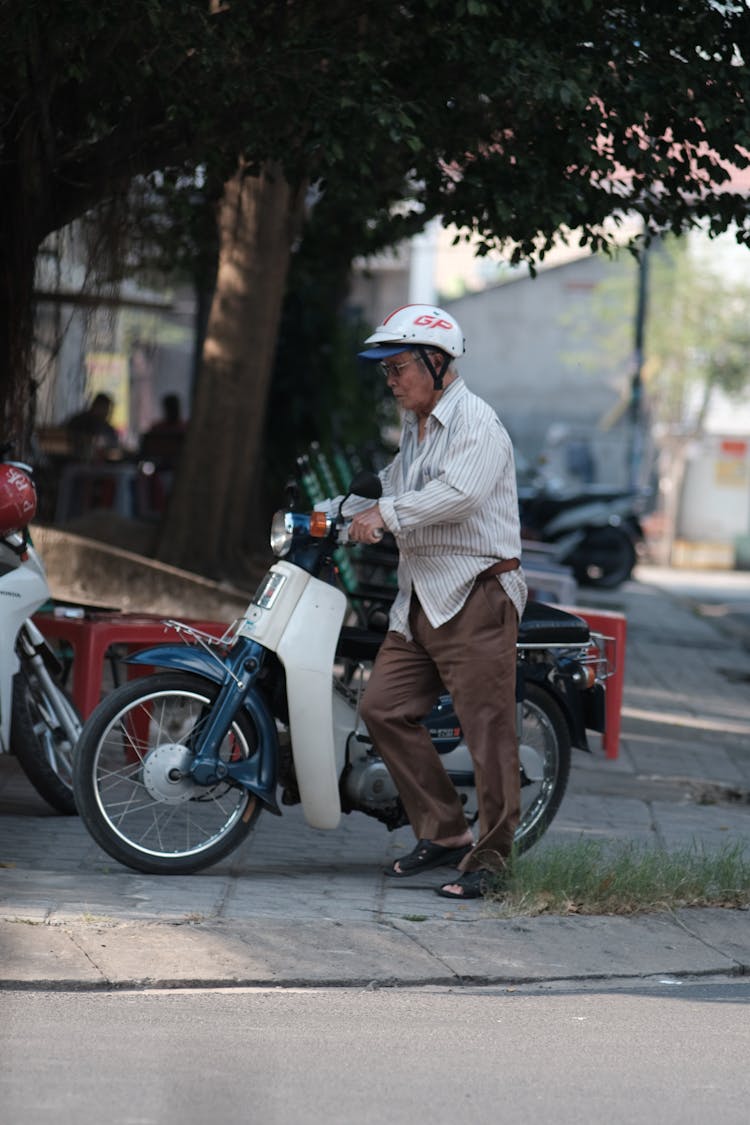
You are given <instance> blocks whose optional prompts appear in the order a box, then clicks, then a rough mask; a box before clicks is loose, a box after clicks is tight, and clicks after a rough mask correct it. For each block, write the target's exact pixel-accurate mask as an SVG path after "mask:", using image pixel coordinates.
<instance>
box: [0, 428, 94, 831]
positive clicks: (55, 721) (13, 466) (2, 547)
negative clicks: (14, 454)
mask: <svg viewBox="0 0 750 1125" xmlns="http://www.w3.org/2000/svg"><path fill="white" fill-rule="evenodd" d="M8 451H9V446H7V445H6V446H3V447H2V448H0V753H11V754H15V756H16V757H17V758H18V761H19V764H20V765H21V768H22V769H23V771H24V773H25V774H26V776H27V777H28V779H29V781H31V783H32V784H33V785H34V787H35V789H36V790H37V792H38V793H39V794H40V795H41V796H42V797H44V799H45V801H47V802H48V804H50V805H51V806H52V807H53V808H54V809H56V810H57V811H58V812H61V813H68V814H72V813H75V812H76V806H75V801H74V799H73V749H74V747H75V745H76V741H77V739H78V735H79V733H80V730H81V720H80V717H79V715H78V713H77V711H76V709H75V707H74V706H73V703H72V702H71V700H70V699H69V698H68V696H67V695H66V693H65V692H64V691H63V689H62V688H61V687H60V685H59V683H58V682H57V681H58V678H59V676H60V674H61V672H62V668H61V666H60V663H59V661H58V659H57V657H56V656H55V655H54V653H53V652H52V650H51V649H50V647H49V645H48V644H47V642H46V641H45V639H44V637H43V636H42V634H41V633H40V632H39V630H38V629H37V627H36V625H35V624H34V622H33V621H32V620H31V615H32V614H33V613H35V612H36V610H38V609H39V608H40V606H42V605H44V603H45V602H47V601H49V597H50V591H49V586H48V585H47V578H46V575H45V572H44V566H43V565H42V562H41V559H40V558H39V556H38V555H37V553H36V551H35V550H34V548H33V546H32V545H31V543H30V542H29V538H28V524H29V523H30V522H31V520H32V519H33V518H34V515H35V513H36V491H35V489H34V485H33V483H32V481H31V476H30V474H31V469H30V468H29V466H28V465H22V464H20V463H18V462H14V461H6V460H5V459H4V458H5V456H6V454H7V453H8Z"/></svg>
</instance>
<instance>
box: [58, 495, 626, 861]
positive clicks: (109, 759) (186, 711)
mask: <svg viewBox="0 0 750 1125" xmlns="http://www.w3.org/2000/svg"><path fill="white" fill-rule="evenodd" d="M379 490H380V482H379V480H378V478H377V477H373V476H372V475H371V474H361V475H360V477H358V478H357V479H356V480H355V481H353V482H352V485H351V492H353V493H357V494H358V495H360V496H369V497H370V498H376V497H377V496H378V495H379V494H380V492H379ZM343 522H344V521H343V520H342V519H341V515H340V510H339V515H338V517H336V518H330V517H326V516H324V515H323V513H312V515H305V514H302V513H298V512H294V511H285V512H278V513H277V514H276V516H275V517H274V522H273V527H272V546H273V549H274V551H275V553H276V554H277V555H278V556H280V558H279V561H277V562H275V563H274V564H273V565H272V566H271V568H270V570H269V571H268V573H267V574H266V576H265V578H264V579H263V582H262V583H261V585H260V587H259V588H258V591H257V593H256V594H255V596H254V598H253V599H252V601H251V602H250V605H249V606H248V607H247V610H246V612H245V615H244V617H243V618H242V619H241V620H240V621H239V622H236V623H235V625H234V626H232V627H231V628H230V629H229V630H228V631H227V633H226V634H225V636H224V637H223V638H222V639H221V640H220V641H218V642H217V641H216V640H215V638H213V637H209V636H207V635H204V634H200V633H199V632H197V631H196V630H194V629H190V628H189V627H188V626H185V625H182V624H180V623H179V622H171V623H170V624H171V625H173V626H174V627H175V628H176V629H177V630H178V631H179V632H180V633H181V635H182V636H183V637H184V638H185V639H186V640H188V641H190V642H192V643H189V644H184V643H180V644H172V645H160V646H158V647H155V648H150V649H147V650H145V651H143V652H140V653H137V654H135V655H134V656H132V657H130V661H131V662H132V663H135V664H141V665H146V666H150V667H153V666H156V667H160V668H164V669H166V671H163V672H158V673H156V674H153V675H146V676H144V677H143V678H141V679H136V680H131V681H130V682H128V683H126V684H123V685H122V686H121V687H119V688H117V689H115V690H114V691H113V692H111V693H110V694H109V695H108V696H106V697H105V698H104V699H103V700H102V702H101V703H100V704H99V706H98V707H97V708H96V709H95V711H94V712H93V713H92V714H91V716H90V717H89V718H88V720H87V721H86V723H85V725H84V729H83V732H82V734H81V738H80V740H79V743H78V747H77V750H76V756H75V763H74V790H75V795H76V803H77V805H78V810H79V812H80V815H81V818H82V819H83V821H84V823H85V824H86V826H87V828H88V829H89V831H90V833H91V835H92V836H93V837H94V839H95V840H96V841H97V842H98V843H99V844H100V845H101V847H102V848H104V850H105V851H107V852H108V853H109V854H110V855H111V856H113V857H114V858H115V859H117V860H118V861H119V862H121V863H123V864H125V865H127V866H129V867H132V868H135V869H136V870H138V871H144V872H147V873H155V874H159V873H164V874H187V873H189V872H193V871H197V870H199V869H200V868H203V867H206V866H208V865H209V864H211V863H215V862H216V861H217V860H219V859H221V858H223V857H224V856H225V855H227V854H229V852H231V851H232V850H233V849H234V848H236V847H237V846H238V845H239V843H240V842H241V841H242V840H243V839H244V838H245V837H246V836H247V834H248V832H249V831H250V830H251V828H252V827H253V825H254V823H255V821H256V819H257V817H258V816H259V814H260V812H261V811H262V810H263V809H266V810H268V811H270V812H272V813H275V814H276V815H281V810H280V808H279V805H278V804H277V788H278V787H280V788H281V803H282V804H296V803H299V802H301V804H302V808H303V810H304V815H305V818H306V820H307V821H308V823H309V824H310V825H312V826H313V827H314V828H321V829H333V828H335V827H336V826H337V825H338V823H339V820H340V817H341V814H342V812H345V813H350V812H354V811H359V812H363V813H365V814H367V815H369V816H373V817H376V818H377V819H379V820H381V821H382V822H383V823H384V824H385V825H386V826H387V827H388V828H391V829H392V828H397V827H400V826H401V825H404V824H405V823H406V817H405V815H404V810H403V807H402V805H401V802H400V800H399V797H398V793H397V791H396V788H395V786H394V784H393V781H392V779H391V777H390V775H389V774H388V771H387V769H386V766H385V763H384V762H383V760H382V759H381V758H380V757H379V755H378V754H377V753H376V752H375V750H374V747H373V745H372V743H371V741H370V739H369V736H368V734H367V730H366V729H365V727H364V726H363V724H362V722H361V720H360V718H359V701H360V696H361V692H362V690H363V687H364V684H365V681H366V675H367V671H366V669H367V666H368V662H369V661H371V660H372V659H373V658H374V655H375V653H376V651H377V647H378V645H379V644H380V642H381V641H382V634H373V633H368V632H367V631H365V630H361V629H351V628H349V629H347V628H343V629H342V625H343V622H344V619H345V615H346V613H347V604H348V603H347V599H346V597H345V595H344V594H343V593H342V591H341V590H340V589H338V588H337V586H336V585H335V584H334V578H333V572H334V566H333V555H334V552H335V550H336V547H337V544H338V542H339V536H340V532H341V526H342V523H343ZM544 608H545V610H547V614H544V613H542V614H536V615H535V616H532V619H530V621H529V625H528V636H527V637H526V638H525V639H524V638H523V637H522V639H521V642H520V643H519V676H518V683H519V690H518V696H519V702H518V709H519V732H520V747H519V748H520V761H521V782H522V795H523V796H522V806H523V811H522V819H521V823H520V825H519V828H518V832H517V834H516V842H517V846H518V848H519V850H523V848H525V847H528V846H530V845H531V844H532V843H533V842H534V841H535V840H536V839H538V838H539V836H540V835H541V834H542V833H543V832H544V831H545V829H546V827H547V825H548V824H549V822H550V821H551V819H552V817H553V816H554V815H555V812H556V810H557V808H558V807H559V804H560V801H561V800H562V796H563V793H564V791H565V786H566V783H567V779H568V772H569V769H570V748H571V743H574V744H575V745H578V746H580V747H581V748H583V749H586V748H587V747H586V744H585V740H586V727H588V728H589V729H598V730H602V729H603V722H604V686H603V683H602V678H603V676H604V675H606V662H604V661H602V659H601V656H600V653H599V650H598V649H597V648H596V644H595V641H594V639H593V638H592V636H591V635H590V633H589V629H588V626H587V625H586V623H585V622H584V621H582V620H581V619H580V618H578V617H576V616H574V615H572V614H568V613H564V612H563V611H561V610H557V609H554V608H550V607H544ZM425 725H426V726H427V728H428V730H429V731H430V735H431V737H432V739H433V742H434V743H435V746H436V747H437V749H438V751H439V752H440V753H442V754H445V758H444V764H445V766H446V769H447V770H448V773H449V775H450V776H451V778H452V779H453V781H454V784H455V785H456V787H457V788H458V789H459V791H460V792H461V793H462V795H464V794H465V796H466V800H467V801H468V802H471V801H473V800H474V796H473V794H474V788H473V781H474V778H473V773H472V764H471V758H470V756H469V753H468V750H467V748H466V746H465V744H464V743H463V740H462V735H461V726H460V720H459V719H458V717H457V716H456V715H455V712H454V710H453V707H452V703H451V700H450V698H449V696H447V695H445V696H443V697H442V698H441V699H440V700H439V702H438V704H437V705H436V707H435V708H434V709H433V711H432V712H431V714H430V715H429V716H427V717H426V719H425ZM467 815H468V817H469V819H470V820H471V819H472V816H473V815H474V814H473V809H472V806H471V804H469V805H468V808H467Z"/></svg>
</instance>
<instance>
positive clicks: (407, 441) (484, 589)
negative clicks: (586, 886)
mask: <svg viewBox="0 0 750 1125" xmlns="http://www.w3.org/2000/svg"><path fill="white" fill-rule="evenodd" d="M365 343H366V345H367V347H366V350H365V351H363V352H361V353H360V355H361V357H362V358H363V359H365V360H368V361H371V362H376V363H379V364H380V365H381V368H382V371H383V373H384V375H385V379H386V382H387V384H388V387H389V388H390V390H391V391H392V393H393V395H394V397H395V398H396V401H397V402H398V404H399V406H400V407H401V408H402V410H403V412H404V415H403V430H402V435H401V446H400V449H399V452H398V453H397V455H396V457H395V459H394V460H393V461H392V462H391V464H390V465H388V467H387V468H386V469H384V470H383V471H382V473H381V480H382V484H383V495H382V497H381V499H380V500H379V502H378V503H377V504H375V505H372V506H370V507H368V508H366V509H365V510H364V511H359V512H358V513H357V514H356V515H355V516H354V518H353V520H352V525H351V530H350V536H351V538H352V539H354V540H356V541H359V542H362V543H373V542H376V541H377V540H378V538H379V537H380V536H381V535H382V533H383V531H382V529H383V528H387V529H388V530H389V531H391V532H392V533H393V535H394V536H395V539H396V542H397V544H398V548H399V558H400V562H399V572H398V595H397V597H396V601H395V603H394V605H393V608H392V611H391V617H390V628H389V632H388V634H387V637H386V639H385V641H384V643H383V646H382V648H381V650H380V653H379V655H378V659H377V661H376V663H375V666H374V668H373V671H372V675H371V677H370V681H369V683H368V686H367V690H366V692H365V695H364V700H363V708H362V713H363V718H364V720H365V722H366V723H367V727H368V730H369V732H370V735H371V737H372V739H373V743H374V745H375V748H376V749H377V751H378V753H379V754H381V755H382V757H383V759H384V760H385V762H386V764H387V766H388V769H389V770H390V772H391V775H392V776H393V778H394V781H395V783H396V785H397V787H398V790H399V795H400V797H401V800H402V802H403V805H404V808H405V809H406V813H407V816H408V817H409V822H410V824H411V826H412V829H413V831H414V834H415V836H416V838H417V844H416V847H415V848H414V850H413V851H412V852H410V853H409V855H406V856H404V857H403V858H401V859H399V860H398V861H396V862H395V863H394V864H393V865H392V866H391V867H389V868H388V869H387V870H386V874H388V875H390V876H393V877H394V878H404V877H407V876H411V875H417V874H420V873H421V872H423V871H426V870H429V869H432V868H434V867H439V866H444V865H447V864H453V865H457V866H458V867H459V875H458V876H457V877H456V878H454V879H453V880H452V881H451V882H449V883H444V884H443V885H441V886H439V887H438V888H437V892H438V894H441V895H443V896H445V897H448V898H455V899H467V898H478V897H480V896H481V895H482V894H483V893H484V892H485V890H486V889H487V888H488V887H489V886H491V885H492V884H493V882H495V881H496V879H495V877H496V876H497V875H498V874H499V873H502V872H503V871H504V870H506V868H507V862H508V857H509V855H510V852H511V848H512V844H513V835H514V832H515V829H516V826H517V824H518V819H519V815H520V769H519V761H518V746H517V741H516V727H515V679H516V652H515V646H516V640H517V635H518V620H519V618H520V616H521V614H522V612H523V608H524V605H525V602H526V584H525V581H524V578H523V573H522V571H521V569H520V565H519V564H520V555H521V535H520V527H519V518H518V501H517V496H516V477H515V467H514V460H513V448H512V445H511V441H510V438H509V436H508V434H507V432H506V430H505V428H504V427H503V425H502V424H501V422H500V421H499V419H498V418H497V416H496V414H495V412H494V411H493V410H492V409H491V408H490V407H489V406H488V405H487V403H485V402H484V401H483V400H482V399H480V398H478V397H477V396H476V395H474V394H472V393H471V391H470V390H469V389H468V387H467V386H466V384H465V383H464V381H463V379H462V378H461V377H460V376H459V374H458V371H457V370H456V366H455V360H456V359H457V358H458V357H459V356H461V355H462V354H463V352H464V338H463V334H462V332H461V329H460V328H459V326H458V325H457V324H456V322H455V320H454V318H453V317H452V316H450V315H449V314H448V313H446V312H445V311H444V310H442V309H439V308H434V307H432V306H430V305H406V306H405V307H402V308H399V309H396V310H395V311H394V312H392V313H391V314H390V315H389V316H387V317H386V318H385V320H384V321H383V323H382V324H381V325H380V326H379V327H378V328H377V329H376V331H375V332H374V333H373V335H372V336H370V337H369V338H368V339H367V340H366V341H365ZM443 686H444V687H445V688H446V689H447V690H448V691H449V692H450V694H451V696H452V697H453V702H454V704H455V706H456V710H457V712H458V714H459V715H460V718H461V725H462V730H463V732H464V737H465V740H466V744H467V746H468V749H469V752H470V754H471V757H472V760H473V763H474V774H475V781H476V791H477V801H478V809H479V826H478V836H477V840H476V842H474V839H473V835H472V831H471V829H470V827H469V825H468V824H467V822H466V818H465V816H464V812H463V807H462V804H461V801H460V798H459V796H458V794H457V792H456V790H455V788H454V786H453V784H452V782H451V781H450V779H449V778H448V775H447V773H446V771H445V769H444V768H443V765H442V762H441V759H440V756H439V755H438V753H437V751H436V750H435V748H434V746H433V745H432V742H431V740H430V738H429V735H428V734H427V732H426V730H425V729H424V727H423V726H422V723H421V720H422V719H423V718H424V717H425V715H426V714H427V713H428V712H429V711H430V709H431V707H432V705H433V703H434V702H435V700H436V699H437V697H438V696H439V694H440V692H441V690H442V688H443Z"/></svg>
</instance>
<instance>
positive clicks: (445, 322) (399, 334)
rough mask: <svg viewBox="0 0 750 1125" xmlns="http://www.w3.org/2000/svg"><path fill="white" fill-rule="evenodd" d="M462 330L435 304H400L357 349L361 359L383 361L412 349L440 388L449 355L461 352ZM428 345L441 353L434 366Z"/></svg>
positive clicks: (463, 345) (456, 354) (450, 356)
mask: <svg viewBox="0 0 750 1125" xmlns="http://www.w3.org/2000/svg"><path fill="white" fill-rule="evenodd" d="M465 343H466V342H465V340H464V334H463V332H462V331H461V329H460V327H459V325H458V324H457V322H456V320H455V319H454V318H453V317H452V316H451V315H450V314H449V313H447V312H446V311H445V310H444V309H439V308H437V306H436V305H402V306H401V307H400V308H398V309H394V310H393V312H392V313H389V314H388V316H387V317H386V318H385V320H384V321H383V323H382V324H380V325H378V327H377V328H376V329H375V331H374V332H373V333H372V335H371V336H368V337H367V339H366V340H365V344H369V345H371V346H370V347H367V348H365V350H364V351H361V352H360V353H359V356H360V359H367V360H374V361H382V360H384V359H387V358H388V357H389V356H392V355H398V353H399V352H403V351H408V350H410V349H412V348H413V349H414V351H416V352H418V353H419V355H420V356H421V358H422V360H423V361H424V364H425V366H426V367H427V370H428V371H429V372H430V373H431V375H432V378H433V380H434V382H435V389H436V390H441V389H442V386H443V376H444V374H445V372H446V371H447V369H448V367H449V365H450V362H451V360H452V359H457V358H458V357H459V356H462V355H463V354H464V351H465V350H466V349H465ZM428 349H436V350H438V351H440V352H442V353H443V356H444V362H443V363H442V364H440V365H439V370H438V369H436V367H435V365H434V363H433V361H432V358H431V357H430V354H429V351H428Z"/></svg>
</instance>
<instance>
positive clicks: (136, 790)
mask: <svg viewBox="0 0 750 1125" xmlns="http://www.w3.org/2000/svg"><path fill="white" fill-rule="evenodd" d="M218 691H219V687H218V685H217V684H215V683H213V682H211V681H209V680H205V679H203V678H202V677H201V676H196V675H192V674H190V673H187V672H162V673H158V674H157V675H154V676H148V677H144V678H142V679H138V680H132V681H130V682H129V683H126V684H123V686H122V687H119V688H116V689H115V690H114V691H112V692H110V694H109V695H107V696H105V698H104V699H103V700H102V702H101V703H100V704H99V706H98V707H97V708H96V710H95V711H94V712H93V714H92V715H91V717H90V718H89V719H88V721H87V722H86V724H85V726H84V729H83V733H82V735H81V738H80V740H79V742H78V747H77V749H76V756H75V765H74V770H73V786H74V790H75V795H76V802H77V804H78V810H79V813H80V815H81V819H82V820H83V822H84V824H85V825H86V828H87V829H88V831H89V832H90V834H91V835H92V836H93V838H94V840H96V842H97V843H98V844H99V846H100V847H101V848H103V849H104V851H105V852H107V853H108V854H109V855H110V856H112V858H113V859H116V860H117V861H118V863H122V864H124V865H125V866H126V867H130V868H133V869H134V870H135V871H142V872H144V873H145V874H147V875H190V874H192V873H193V872H196V871H200V870H201V869H202V868H204V867H209V866H211V864H214V863H217V862H218V861H219V860H220V859H223V858H224V857H225V856H227V855H229V854H230V852H233V851H234V850H235V849H236V848H237V847H238V846H239V845H240V844H241V843H242V841H243V840H244V839H245V838H246V836H247V835H248V834H249V833H250V832H251V830H252V829H253V828H254V826H255V823H256V821H257V819H258V817H259V815H260V812H261V806H260V802H259V801H258V799H257V798H256V797H254V796H253V794H252V793H250V792H248V790H246V789H244V788H242V787H241V786H238V785H234V784H231V783H229V782H228V781H221V782H218V783H216V784H215V785H209V786H202V785H198V784H196V783H195V782H194V781H193V780H192V778H190V777H189V776H187V766H188V765H189V761H190V758H191V756H192V751H191V749H190V743H191V740H192V739H194V738H195V735H196V733H197V731H198V729H199V726H200V723H201V722H202V721H203V720H204V719H205V716H206V714H207V712H208V711H209V710H210V709H211V706H212V705H213V703H214V701H215V699H216V696H217V694H218ZM257 749H258V731H257V729H256V726H255V724H254V722H253V720H252V719H251V717H250V716H249V715H248V714H247V713H246V712H244V711H241V712H240V713H239V714H238V715H237V716H236V717H235V719H234V721H233V723H232V726H231V728H230V730H229V731H228V732H227V735H226V736H225V738H224V740H223V742H222V744H221V746H220V749H219V753H220V756H221V758H222V759H223V760H224V761H236V760H237V759H238V758H251V757H252V756H253V754H255V753H257Z"/></svg>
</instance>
